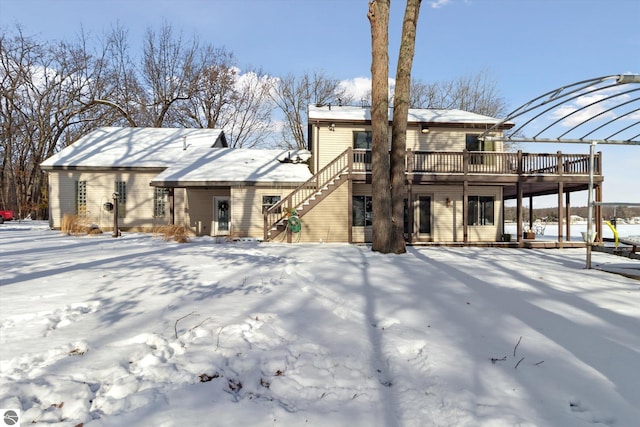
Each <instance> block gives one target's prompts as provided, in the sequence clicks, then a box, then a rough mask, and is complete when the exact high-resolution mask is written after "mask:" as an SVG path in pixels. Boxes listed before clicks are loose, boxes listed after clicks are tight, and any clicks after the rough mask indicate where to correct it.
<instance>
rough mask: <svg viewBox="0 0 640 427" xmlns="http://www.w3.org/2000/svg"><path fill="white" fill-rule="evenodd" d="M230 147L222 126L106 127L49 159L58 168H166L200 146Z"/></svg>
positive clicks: (50, 166) (45, 166)
mask: <svg viewBox="0 0 640 427" xmlns="http://www.w3.org/2000/svg"><path fill="white" fill-rule="evenodd" d="M222 146H226V139H225V137H224V133H223V131H222V130H220V129H180V128H118V127H102V128H99V129H96V130H94V131H93V132H91V133H89V134H87V135H85V136H83V137H82V138H80V139H78V140H77V141H76V142H74V143H73V144H71V145H69V146H67V147H66V148H64V149H63V150H61V151H60V152H58V153H56V154H54V155H53V156H51V157H49V158H48V159H47V160H45V161H44V162H43V163H42V164H41V167H42V169H44V170H50V169H56V168H78V167H89V168H98V167H100V168H114V167H118V168H140V167H149V168H163V167H167V166H169V165H170V164H172V163H173V162H175V160H176V158H179V157H181V156H182V155H184V153H186V152H188V151H189V150H191V149H193V148H197V147H207V148H210V147H222Z"/></svg>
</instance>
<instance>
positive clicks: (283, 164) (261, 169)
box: [151, 147, 311, 187]
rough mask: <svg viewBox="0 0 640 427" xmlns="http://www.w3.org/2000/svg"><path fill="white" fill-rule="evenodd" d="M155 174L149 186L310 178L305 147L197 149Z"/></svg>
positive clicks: (289, 181)
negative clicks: (284, 148) (292, 148)
mask: <svg viewBox="0 0 640 427" xmlns="http://www.w3.org/2000/svg"><path fill="white" fill-rule="evenodd" d="M188 151H189V152H188V153H187V154H186V155H184V156H183V157H182V158H180V159H179V160H177V161H176V162H175V163H174V164H173V165H171V166H170V167H169V168H168V169H166V170H165V171H164V172H162V173H160V174H159V175H157V176H156V177H155V178H154V179H153V180H152V181H151V185H153V186H157V187H184V186H190V187H194V186H207V185H234V184H254V185H255V184H301V183H303V182H305V181H307V180H308V179H309V178H311V172H310V171H309V167H308V166H307V164H306V163H304V162H305V161H306V160H307V159H308V156H309V152H308V151H306V150H300V151H286V150H248V149H240V148H213V149H207V148H202V147H199V148H196V149H194V150H188Z"/></svg>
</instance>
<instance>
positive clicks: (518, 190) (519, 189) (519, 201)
mask: <svg viewBox="0 0 640 427" xmlns="http://www.w3.org/2000/svg"><path fill="white" fill-rule="evenodd" d="M516 193H518V195H517V203H516V217H517V218H516V221H517V222H518V247H522V243H523V242H522V240H523V233H524V230H523V228H524V227H523V226H522V221H523V218H522V217H523V215H522V182H521V181H520V179H518V182H517V184H516Z"/></svg>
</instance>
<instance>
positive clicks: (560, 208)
mask: <svg viewBox="0 0 640 427" xmlns="http://www.w3.org/2000/svg"><path fill="white" fill-rule="evenodd" d="M562 193H564V184H563V183H562V181H560V182H559V183H558V247H559V248H560V249H562V247H563V246H564V245H563V237H562V228H563V227H562V225H563V224H562V223H563V222H564V209H563V206H562Z"/></svg>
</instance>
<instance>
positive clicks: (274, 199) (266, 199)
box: [262, 196, 282, 213]
mask: <svg viewBox="0 0 640 427" xmlns="http://www.w3.org/2000/svg"><path fill="white" fill-rule="evenodd" d="M279 201H280V196H262V212H264V211H265V209H269V208H270V207H271V206H273V205H275V204H276V203H278V202H279ZM281 212H282V209H277V210H276V213H281Z"/></svg>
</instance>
